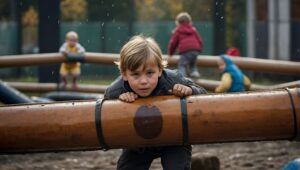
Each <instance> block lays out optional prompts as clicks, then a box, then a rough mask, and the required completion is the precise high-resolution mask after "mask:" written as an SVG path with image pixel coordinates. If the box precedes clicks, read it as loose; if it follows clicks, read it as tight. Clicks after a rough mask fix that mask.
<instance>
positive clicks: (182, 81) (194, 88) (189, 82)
mask: <svg viewBox="0 0 300 170" xmlns="http://www.w3.org/2000/svg"><path fill="white" fill-rule="evenodd" d="M177 79H178V80H179V82H178V83H179V84H183V85H185V86H188V87H190V88H191V89H192V95H196V94H206V93H207V91H206V90H205V89H204V88H203V87H201V86H199V85H198V84H196V83H194V82H193V81H192V80H191V79H188V78H185V77H183V76H182V75H181V74H178V73H177Z"/></svg>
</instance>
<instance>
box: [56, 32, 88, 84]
mask: <svg viewBox="0 0 300 170" xmlns="http://www.w3.org/2000/svg"><path fill="white" fill-rule="evenodd" d="M59 52H60V53H62V54H63V55H64V56H66V57H67V56H68V55H72V54H73V55H74V54H78V55H80V54H81V55H82V54H83V53H84V52H85V49H84V48H83V47H82V46H81V45H80V44H79V43H78V34H77V33H76V32H74V31H70V32H68V33H67V34H66V42H65V43H64V44H63V45H62V46H61V47H60V49H59ZM59 72H60V76H61V80H62V82H63V88H65V87H66V86H67V76H68V74H71V75H72V79H73V81H72V87H73V88H76V87H77V79H78V77H79V75H80V63H79V62H67V63H62V64H61V67H60V71H59Z"/></svg>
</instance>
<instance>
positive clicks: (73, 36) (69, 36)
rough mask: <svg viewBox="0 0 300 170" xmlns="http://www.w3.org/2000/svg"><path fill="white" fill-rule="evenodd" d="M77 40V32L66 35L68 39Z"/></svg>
mask: <svg viewBox="0 0 300 170" xmlns="http://www.w3.org/2000/svg"><path fill="white" fill-rule="evenodd" d="M70 38H75V39H76V40H78V34H77V33H76V32H75V31H70V32H68V33H67V34H66V39H67V40H68V39H70Z"/></svg>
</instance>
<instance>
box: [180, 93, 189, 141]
mask: <svg viewBox="0 0 300 170" xmlns="http://www.w3.org/2000/svg"><path fill="white" fill-rule="evenodd" d="M180 104H181V116H182V142H183V145H189V131H188V120H187V104H186V99H185V97H183V98H181V99H180Z"/></svg>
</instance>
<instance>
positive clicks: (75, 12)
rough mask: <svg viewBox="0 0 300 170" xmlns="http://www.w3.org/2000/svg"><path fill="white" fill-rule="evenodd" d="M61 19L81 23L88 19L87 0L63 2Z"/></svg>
mask: <svg viewBox="0 0 300 170" xmlns="http://www.w3.org/2000/svg"><path fill="white" fill-rule="evenodd" d="M60 8H61V18H62V19H63V20H64V21H78V20H79V21H80V20H84V19H86V13H87V1H86V0H61V1H60Z"/></svg>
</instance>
